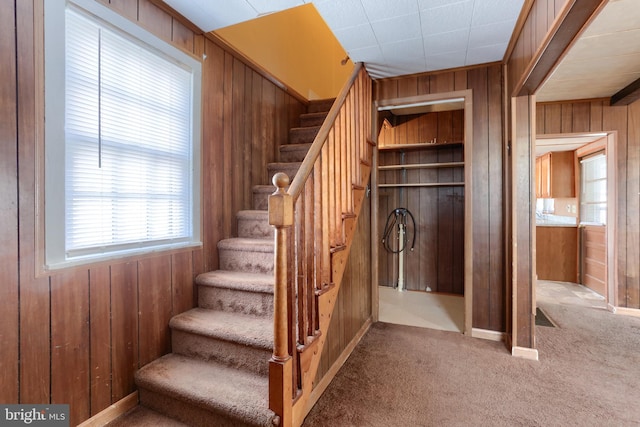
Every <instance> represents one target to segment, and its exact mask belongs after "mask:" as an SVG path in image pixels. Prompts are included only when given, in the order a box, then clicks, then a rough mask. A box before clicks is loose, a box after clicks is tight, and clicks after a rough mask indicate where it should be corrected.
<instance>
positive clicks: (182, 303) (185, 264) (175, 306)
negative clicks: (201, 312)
mask: <svg viewBox="0 0 640 427" xmlns="http://www.w3.org/2000/svg"><path fill="white" fill-rule="evenodd" d="M198 252H200V253H201V251H198ZM193 258H194V256H193V251H187V252H178V253H175V254H173V255H172V256H171V291H172V294H173V297H172V309H171V313H172V314H173V315H174V316H175V315H176V314H180V313H184V312H185V311H188V310H190V309H192V308H193V307H194V287H195V284H194V269H195V265H194V260H193Z"/></svg>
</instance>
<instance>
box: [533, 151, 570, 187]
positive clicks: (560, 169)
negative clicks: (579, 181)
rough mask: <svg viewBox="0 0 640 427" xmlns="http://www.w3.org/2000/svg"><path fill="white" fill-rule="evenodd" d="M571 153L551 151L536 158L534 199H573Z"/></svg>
mask: <svg viewBox="0 0 640 427" xmlns="http://www.w3.org/2000/svg"><path fill="white" fill-rule="evenodd" d="M574 169H575V160H574V154H573V151H553V152H550V153H546V154H543V155H542V156H540V157H538V158H536V197H537V198H539V199H551V198H561V197H575V196H576V193H575V171H574Z"/></svg>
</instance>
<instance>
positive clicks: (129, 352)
mask: <svg viewBox="0 0 640 427" xmlns="http://www.w3.org/2000/svg"><path fill="white" fill-rule="evenodd" d="M138 331H139V328H138V264H137V263H136V262H128V263H124V264H115V265H112V266H111V363H112V374H111V375H112V381H113V382H112V395H111V401H112V402H117V401H118V400H120V399H122V398H123V397H125V396H127V395H128V394H129V393H131V392H132V391H133V390H134V389H135V384H134V378H133V375H134V373H135V371H136V370H137V369H138V368H139V364H138V348H139V343H138V337H139V334H138Z"/></svg>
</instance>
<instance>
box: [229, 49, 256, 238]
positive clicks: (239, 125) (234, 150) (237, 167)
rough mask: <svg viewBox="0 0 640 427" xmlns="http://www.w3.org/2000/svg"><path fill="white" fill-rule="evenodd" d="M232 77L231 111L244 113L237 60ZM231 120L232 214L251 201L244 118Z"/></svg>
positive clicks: (242, 79)
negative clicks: (247, 196) (247, 175)
mask: <svg viewBox="0 0 640 427" xmlns="http://www.w3.org/2000/svg"><path fill="white" fill-rule="evenodd" d="M232 67H233V75H232V81H231V94H230V97H231V105H232V109H233V111H234V112H235V111H238V112H241V111H244V109H245V106H244V102H245V96H244V89H245V69H246V68H247V67H246V66H245V65H244V64H243V63H242V62H241V61H239V60H238V59H234V60H233V64H232ZM230 118H231V122H232V125H231V140H232V144H231V147H230V149H231V164H229V167H230V175H231V182H230V184H231V186H230V187H228V188H229V189H230V190H231V208H232V209H233V211H234V212H238V211H240V210H242V209H248V208H249V207H250V205H251V199H248V200H245V196H246V195H247V193H248V191H247V188H249V189H250V188H251V183H250V182H248V180H247V181H245V179H244V175H245V173H246V163H244V161H245V153H244V152H245V150H246V148H245V144H243V143H241V142H243V137H244V126H245V117H244V115H243V114H232V115H231V116H230ZM233 222H234V236H235V235H237V234H236V231H235V230H236V228H237V227H236V225H235V224H236V220H235V218H234V221H233Z"/></svg>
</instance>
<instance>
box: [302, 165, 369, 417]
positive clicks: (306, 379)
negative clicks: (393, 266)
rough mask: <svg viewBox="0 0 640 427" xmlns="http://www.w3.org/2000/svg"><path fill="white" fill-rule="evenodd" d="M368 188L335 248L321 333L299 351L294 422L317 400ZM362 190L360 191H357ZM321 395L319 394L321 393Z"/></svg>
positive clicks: (358, 199)
mask: <svg viewBox="0 0 640 427" xmlns="http://www.w3.org/2000/svg"><path fill="white" fill-rule="evenodd" d="M370 174H371V168H369V167H366V166H363V170H362V176H363V177H364V178H365V179H364V181H363V182H369V177H370ZM365 191H366V190H361V191H356V192H354V199H353V203H354V213H355V215H356V217H355V219H353V220H351V221H347V223H350V225H349V226H347V227H346V229H345V238H346V250H343V251H338V252H335V253H333V254H332V255H331V270H332V271H331V277H332V280H333V283H334V284H335V286H333V287H332V288H331V289H330V290H329V291H327V292H325V293H323V294H321V295H320V296H319V298H318V311H319V313H318V314H319V319H320V335H319V336H318V337H317V339H315V340H314V341H313V342H312V343H311V344H310V346H311V348H308V349H306V351H304V352H302V353H300V366H301V370H302V373H301V374H302V391H301V394H300V396H299V397H298V399H297V400H296V401H295V403H294V405H293V424H292V425H294V426H300V425H302V422H303V421H304V418H305V417H306V416H307V414H308V413H309V411H310V410H311V408H312V407H313V405H314V404H315V403H316V401H315V400H314V401H311V397H312V392H313V381H314V380H315V377H316V375H317V373H318V368H319V366H320V360H321V358H322V350H323V348H324V345H325V343H326V338H327V332H328V331H329V326H330V324H331V317H332V314H333V309H334V307H335V303H336V301H337V299H338V292H339V291H340V285H341V284H342V277H343V276H344V272H345V270H346V267H347V261H348V259H349V254H350V253H351V244H352V243H353V240H354V237H355V233H356V228H357V225H358V220H359V218H360V211H361V209H362V204H363V202H364V200H365V199H366V197H365ZM358 193H359V194H358ZM318 397H319V396H318Z"/></svg>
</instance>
